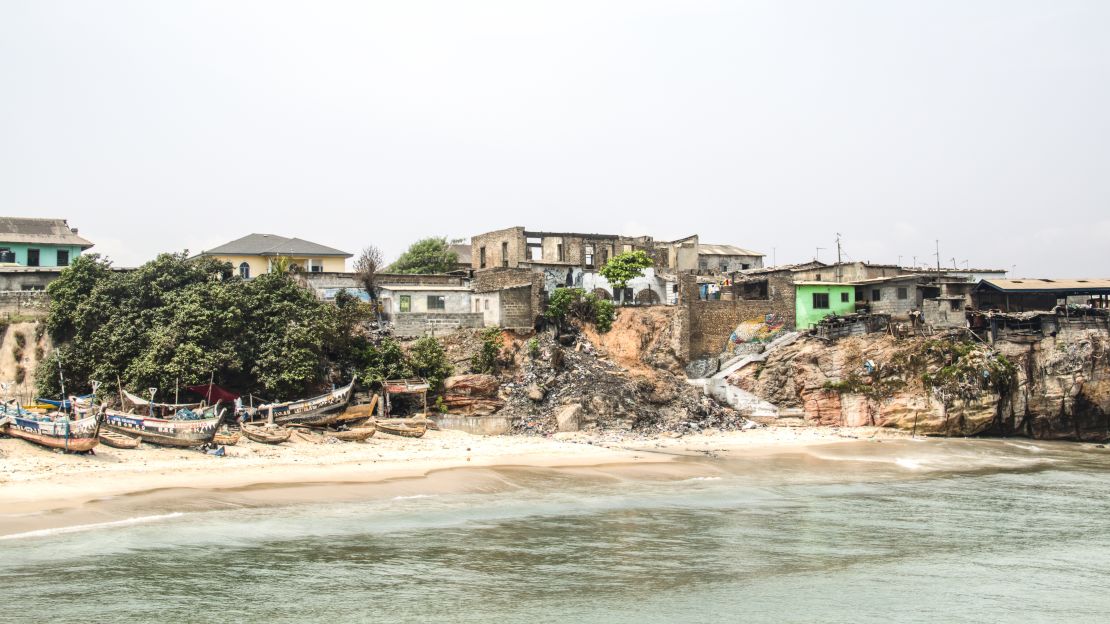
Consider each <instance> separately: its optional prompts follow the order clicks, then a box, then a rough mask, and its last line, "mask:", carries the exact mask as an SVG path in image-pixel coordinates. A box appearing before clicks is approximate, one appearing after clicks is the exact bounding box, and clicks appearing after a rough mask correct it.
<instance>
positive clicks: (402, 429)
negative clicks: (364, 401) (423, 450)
mask: <svg viewBox="0 0 1110 624" xmlns="http://www.w3.org/2000/svg"><path fill="white" fill-rule="evenodd" d="M374 427H375V428H377V430H378V431H381V432H382V433H388V434H389V435H395V436H402V437H405V438H419V437H421V436H423V435H424V434H425V433H427V431H428V423H424V422H401V421H397V420H378V421H375V422H374Z"/></svg>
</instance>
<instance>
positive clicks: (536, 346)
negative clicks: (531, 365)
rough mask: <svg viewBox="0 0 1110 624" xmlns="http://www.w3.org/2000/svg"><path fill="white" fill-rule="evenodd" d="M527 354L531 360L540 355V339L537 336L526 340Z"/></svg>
mask: <svg viewBox="0 0 1110 624" xmlns="http://www.w3.org/2000/svg"><path fill="white" fill-rule="evenodd" d="M528 356H529V357H531V358H532V359H533V360H534V359H536V358H538V357H540V341H539V339H538V338H532V339H531V340H529V341H528Z"/></svg>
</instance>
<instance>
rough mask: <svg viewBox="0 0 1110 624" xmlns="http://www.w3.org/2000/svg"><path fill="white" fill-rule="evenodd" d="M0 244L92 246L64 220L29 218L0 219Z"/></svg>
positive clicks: (84, 247) (83, 247)
mask: <svg viewBox="0 0 1110 624" xmlns="http://www.w3.org/2000/svg"><path fill="white" fill-rule="evenodd" d="M0 242H5V243H28V244H32V245H34V244H40V245H77V246H79V247H81V248H82V249H88V248H89V247H92V246H93V244H92V242H91V241H89V240H86V239H84V238H81V237H80V236H78V235H77V233H76V232H75V231H74V230H73V229H71V228H70V227H69V223H67V222H66V220H65V219H36V218H30V217H0Z"/></svg>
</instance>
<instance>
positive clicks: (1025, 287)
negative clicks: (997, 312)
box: [979, 278, 1110, 295]
mask: <svg viewBox="0 0 1110 624" xmlns="http://www.w3.org/2000/svg"><path fill="white" fill-rule="evenodd" d="M979 289H981V290H982V289H990V290H997V291H1000V292H1012V293H1048V294H1060V295H1066V294H1077V295H1081V294H1090V293H1098V294H1105V293H1110V279H1101V278H1096V279H1046V278H1034V279H1028V278H1022V279H985V280H982V281H980V282H979Z"/></svg>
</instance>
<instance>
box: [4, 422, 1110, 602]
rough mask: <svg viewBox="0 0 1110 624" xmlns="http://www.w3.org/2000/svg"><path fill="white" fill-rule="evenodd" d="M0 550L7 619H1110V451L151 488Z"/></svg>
mask: <svg viewBox="0 0 1110 624" xmlns="http://www.w3.org/2000/svg"><path fill="white" fill-rule="evenodd" d="M83 512H84V513H86V514H87V516H88V519H91V520H95V521H88V522H85V523H83V524H81V525H80V526H70V527H67V528H56V529H44V530H37V531H25V532H23V533H21V534H19V535H8V536H5V537H4V538H2V539H0V588H2V590H3V594H4V596H5V598H6V600H4V602H3V605H2V606H0V622H267V623H276V622H327V623H329V624H338V623H344V622H499V623H507V622H526V623H529V624H539V623H543V622H638V623H639V622H708V621H725V622H822V623H834V622H1023V623H1024V622H1100V621H1101V622H1105V621H1110V588H1108V580H1110V449H1099V448H1096V447H1093V446H1091V445H1075V444H1050V443H1049V444H1046V443H1040V442H1036V443H1034V442H1011V441H982V440H972V441H966V440H959V441H955V440H952V441H947V440H928V441H922V442H915V441H908V440H907V441H896V442H891V441H887V442H884V443H881V444H880V443H875V442H859V443H847V444H838V445H827V446H821V447H812V448H809V449H799V450H794V451H790V452H782V453H771V454H763V455H759V456H752V457H746V458H745V457H727V456H723V455H722V456H718V457H715V458H700V459H690V460H685V461H683V462H681V463H680V464H679V465H676V466H666V467H658V466H656V467H644V466H631V467H611V468H583V469H573V470H568V469H563V470H556V469H524V468H505V469H467V470H458V471H449V472H446V473H440V474H437V475H433V476H432V477H430V478H428V479H417V480H407V481H400V482H393V483H390V484H384V485H383V484H377V485H365V484H364V485H343V484H331V485H324V486H305V487H301V488H252V489H241V490H235V491H218V492H169V493H167V492H161V493H156V494H151V495H142V496H134V497H123V498H121V499H112V500H105V501H99V502H97V503H93V504H91V506H90V508H89V509H85V510H83Z"/></svg>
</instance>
